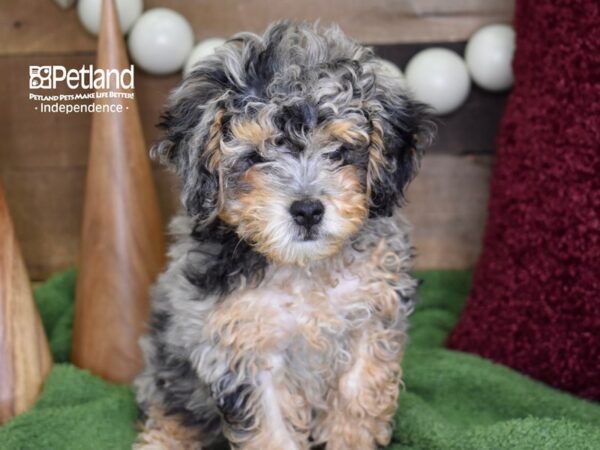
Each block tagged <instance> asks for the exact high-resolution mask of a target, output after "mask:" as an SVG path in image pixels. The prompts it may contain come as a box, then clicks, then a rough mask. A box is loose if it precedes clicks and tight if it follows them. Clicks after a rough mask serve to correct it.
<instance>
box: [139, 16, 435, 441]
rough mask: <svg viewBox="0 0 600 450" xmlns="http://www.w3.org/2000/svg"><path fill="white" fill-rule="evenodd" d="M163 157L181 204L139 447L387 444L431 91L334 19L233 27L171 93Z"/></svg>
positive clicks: (150, 339)
mask: <svg viewBox="0 0 600 450" xmlns="http://www.w3.org/2000/svg"><path fill="white" fill-rule="evenodd" d="M163 119H164V120H163V123H162V125H163V127H164V128H165V130H166V133H165V134H166V135H165V137H164V139H163V140H162V141H160V142H159V143H158V144H157V145H156V146H155V147H154V149H153V152H154V155H156V156H158V157H160V159H161V160H162V161H164V162H166V163H168V164H169V165H171V166H172V167H174V168H175V169H176V171H177V173H178V174H179V176H180V178H181V180H182V202H183V205H184V206H185V212H184V213H182V214H181V215H179V216H178V217H176V218H175V219H174V221H173V223H172V226H171V231H172V234H173V238H174V243H173V245H172V246H171V249H170V252H169V257H170V263H169V266H168V268H167V270H166V271H165V272H164V273H163V274H162V275H161V276H160V279H159V280H158V283H157V284H156V286H155V288H154V291H153V309H152V318H151V322H150V331H149V333H148V335H147V336H146V337H145V338H144V339H143V342H142V345H143V349H144V353H145V357H146V368H145V370H144V371H143V373H142V374H141V375H140V376H139V377H138V379H137V382H136V384H137V396H138V401H139V405H140V407H141V410H142V412H143V420H144V424H143V429H142V431H141V433H140V435H139V437H138V441H137V443H136V448H138V449H205V448H209V447H211V446H213V445H214V444H218V443H219V442H221V443H224V442H228V443H229V445H230V446H231V447H233V448H239V449H244V450H271V449H272V450H304V449H309V448H312V447H314V446H323V445H325V446H326V448H327V449H328V450H353V449H356V450H369V449H375V448H376V447H377V446H384V445H386V444H387V443H389V441H390V438H391V433H392V425H391V420H392V417H393V415H394V411H395V409H396V403H397V399H398V392H399V385H400V383H401V375H402V370H401V367H400V362H401V360H402V355H403V351H404V347H405V343H406V326H407V319H406V318H407V315H408V313H409V312H410V309H411V299H412V298H413V296H414V294H415V288H416V285H417V283H416V281H415V280H414V279H413V278H411V276H410V275H409V273H408V271H409V269H410V267H411V259H412V255H411V253H412V252H411V246H410V243H409V238H408V234H407V233H408V225H407V223H406V222H405V220H404V219H403V218H402V216H401V215H400V213H399V212H398V209H399V208H398V206H399V204H400V203H401V199H402V196H403V190H404V188H405V186H406V185H407V183H408V182H409V181H410V180H411V178H412V177H413V176H414V174H415V171H416V170H417V168H418V166H419V156H420V153H421V149H422V147H423V146H424V144H426V143H427V142H428V140H429V138H430V136H431V133H432V125H431V122H430V121H429V119H428V116H427V111H426V109H425V108H424V107H423V105H421V104H419V103H417V102H415V101H413V100H412V99H410V98H409V96H407V94H406V92H405V91H404V89H403V87H402V85H401V82H400V81H399V80H398V79H395V78H393V77H390V76H388V75H386V71H385V69H384V66H383V64H382V61H381V60H378V59H377V58H376V57H375V56H374V54H373V51H372V50H371V49H369V48H366V47H363V46H361V45H359V44H358V43H356V42H355V41H352V40H350V39H348V38H347V37H346V36H345V35H344V34H343V33H342V32H341V31H340V30H339V28H337V27H331V28H325V29H323V28H321V27H320V26H318V25H312V24H306V23H302V24H293V23H289V22H283V23H277V24H274V25H272V26H271V27H270V28H269V29H268V30H267V31H266V33H265V34H264V36H262V37H260V36H257V35H255V34H251V33H242V34H238V35H236V36H234V37H233V38H232V39H231V40H229V41H228V42H227V43H226V44H225V45H224V46H222V47H220V48H219V49H218V50H217V51H216V54H215V55H214V56H212V57H209V58H207V59H205V60H203V61H202V62H201V63H199V64H198V65H197V66H196V67H195V70H194V71H193V72H192V73H191V74H190V75H189V76H188V77H187V78H186V79H184V80H183V83H182V84H181V86H179V87H178V88H177V89H176V90H175V91H174V92H173V93H172V95H171V97H170V100H169V103H168V106H167V110H166V113H165V115H164V118H163Z"/></svg>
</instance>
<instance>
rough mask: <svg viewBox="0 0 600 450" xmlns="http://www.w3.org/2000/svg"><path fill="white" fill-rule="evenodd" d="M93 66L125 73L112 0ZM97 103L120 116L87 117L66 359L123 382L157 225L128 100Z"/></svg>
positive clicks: (155, 267)
mask: <svg viewBox="0 0 600 450" xmlns="http://www.w3.org/2000/svg"><path fill="white" fill-rule="evenodd" d="M96 68H103V69H126V68H129V63H128V60H127V55H126V53H125V46H124V41H123V37H122V35H121V32H120V30H119V23H118V19H117V15H116V10H115V6H114V4H113V1H112V0H104V2H103V6H102V25H101V29H100V38H99V43H98V60H97V63H96ZM111 88H112V89H110V90H111V91H114V90H116V89H114V86H111ZM121 92H133V90H131V91H125V90H121ZM96 103H98V104H100V105H103V104H114V105H119V104H120V105H122V106H123V112H114V113H111V112H97V113H94V116H93V118H92V132H91V141H90V155H89V163H88V173H87V185H86V193H85V206H84V216H83V229H82V235H81V250H80V260H79V275H78V279H77V291H76V307H75V324H74V330H73V352H72V359H73V362H74V363H75V364H77V365H78V366H79V367H83V368H86V369H89V370H90V371H91V372H93V373H95V374H97V375H100V376H101V377H103V378H105V379H107V380H109V381H113V382H118V383H127V382H130V381H131V380H132V379H133V377H134V376H135V375H136V374H137V373H138V372H139V370H140V369H141V366H142V358H141V351H140V349H139V345H138V340H139V337H140V335H141V334H142V333H143V330H144V324H145V321H146V319H147V316H148V311H149V302H148V297H149V288H150V285H151V284H152V282H153V281H154V279H155V277H156V275H157V274H158V272H159V270H160V269H161V267H162V264H163V258H164V256H163V255H164V237H163V227H162V224H161V218H160V211H159V206H158V199H157V197H156V192H155V189H154V184H153V183H154V182H153V179H152V172H151V167H150V161H149V158H148V156H147V149H146V145H145V143H144V138H143V135H142V127H141V123H140V118H139V114H138V110H137V104H136V102H135V100H131V99H115V98H105V99H101V100H96Z"/></svg>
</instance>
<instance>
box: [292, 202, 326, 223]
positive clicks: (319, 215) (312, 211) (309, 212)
mask: <svg viewBox="0 0 600 450" xmlns="http://www.w3.org/2000/svg"><path fill="white" fill-rule="evenodd" d="M324 212H325V206H323V203H321V201H319V200H314V199H310V198H309V199H305V200H296V201H295V202H294V203H292V206H291V207H290V213H291V214H292V217H293V218H294V222H296V223H297V224H298V225H301V226H303V227H306V228H310V227H312V226H313V225H316V224H318V223H319V222H320V221H321V219H323V213H324Z"/></svg>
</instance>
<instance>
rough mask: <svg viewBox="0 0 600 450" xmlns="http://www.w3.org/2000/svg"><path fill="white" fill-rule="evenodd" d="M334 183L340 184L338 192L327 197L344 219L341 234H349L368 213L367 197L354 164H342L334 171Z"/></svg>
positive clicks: (360, 223) (361, 222)
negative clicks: (342, 165)
mask: <svg viewBox="0 0 600 450" xmlns="http://www.w3.org/2000/svg"><path fill="white" fill-rule="evenodd" d="M335 178H336V184H337V185H338V186H340V193H339V194H336V195H334V196H330V197H328V198H327V200H328V202H330V203H331V204H332V205H333V206H334V207H335V208H336V210H337V211H338V213H339V215H340V216H341V217H342V218H344V219H346V220H347V222H346V223H345V225H344V230H343V234H344V235H347V236H350V235H352V234H354V233H356V232H357V231H358V230H359V229H360V227H361V226H362V224H363V223H364V221H365V219H366V218H367V214H368V197H367V195H366V194H365V192H364V191H363V187H362V184H361V181H360V177H359V175H358V170H357V169H356V168H355V167H354V166H344V167H341V168H340V169H338V170H337V171H336V172H335Z"/></svg>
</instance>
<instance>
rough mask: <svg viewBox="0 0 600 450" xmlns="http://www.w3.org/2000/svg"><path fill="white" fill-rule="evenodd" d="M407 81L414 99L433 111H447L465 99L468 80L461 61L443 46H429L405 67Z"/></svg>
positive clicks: (445, 112)
mask: <svg viewBox="0 0 600 450" xmlns="http://www.w3.org/2000/svg"><path fill="white" fill-rule="evenodd" d="M406 84H407V85H408V88H409V89H410V90H411V92H412V93H413V95H414V96H415V98H416V99H417V100H419V101H421V102H423V103H426V104H428V105H430V106H431V107H432V108H433V110H434V112H435V113H436V114H448V113H450V112H452V111H454V110H455V109H456V108H458V107H459V106H460V105H462V103H463V102H464V101H465V100H466V98H467V96H468V95H469V91H470V89H471V79H470V78H469V72H468V70H467V65H466V64H465V62H464V60H463V59H462V58H461V57H460V56H459V55H458V54H457V53H455V52H453V51H451V50H448V49H446V48H441V47H434V48H428V49H427V50H423V51H421V52H419V53H417V54H416V55H415V56H413V57H412V58H411V60H410V61H409V62H408V65H407V66H406Z"/></svg>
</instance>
